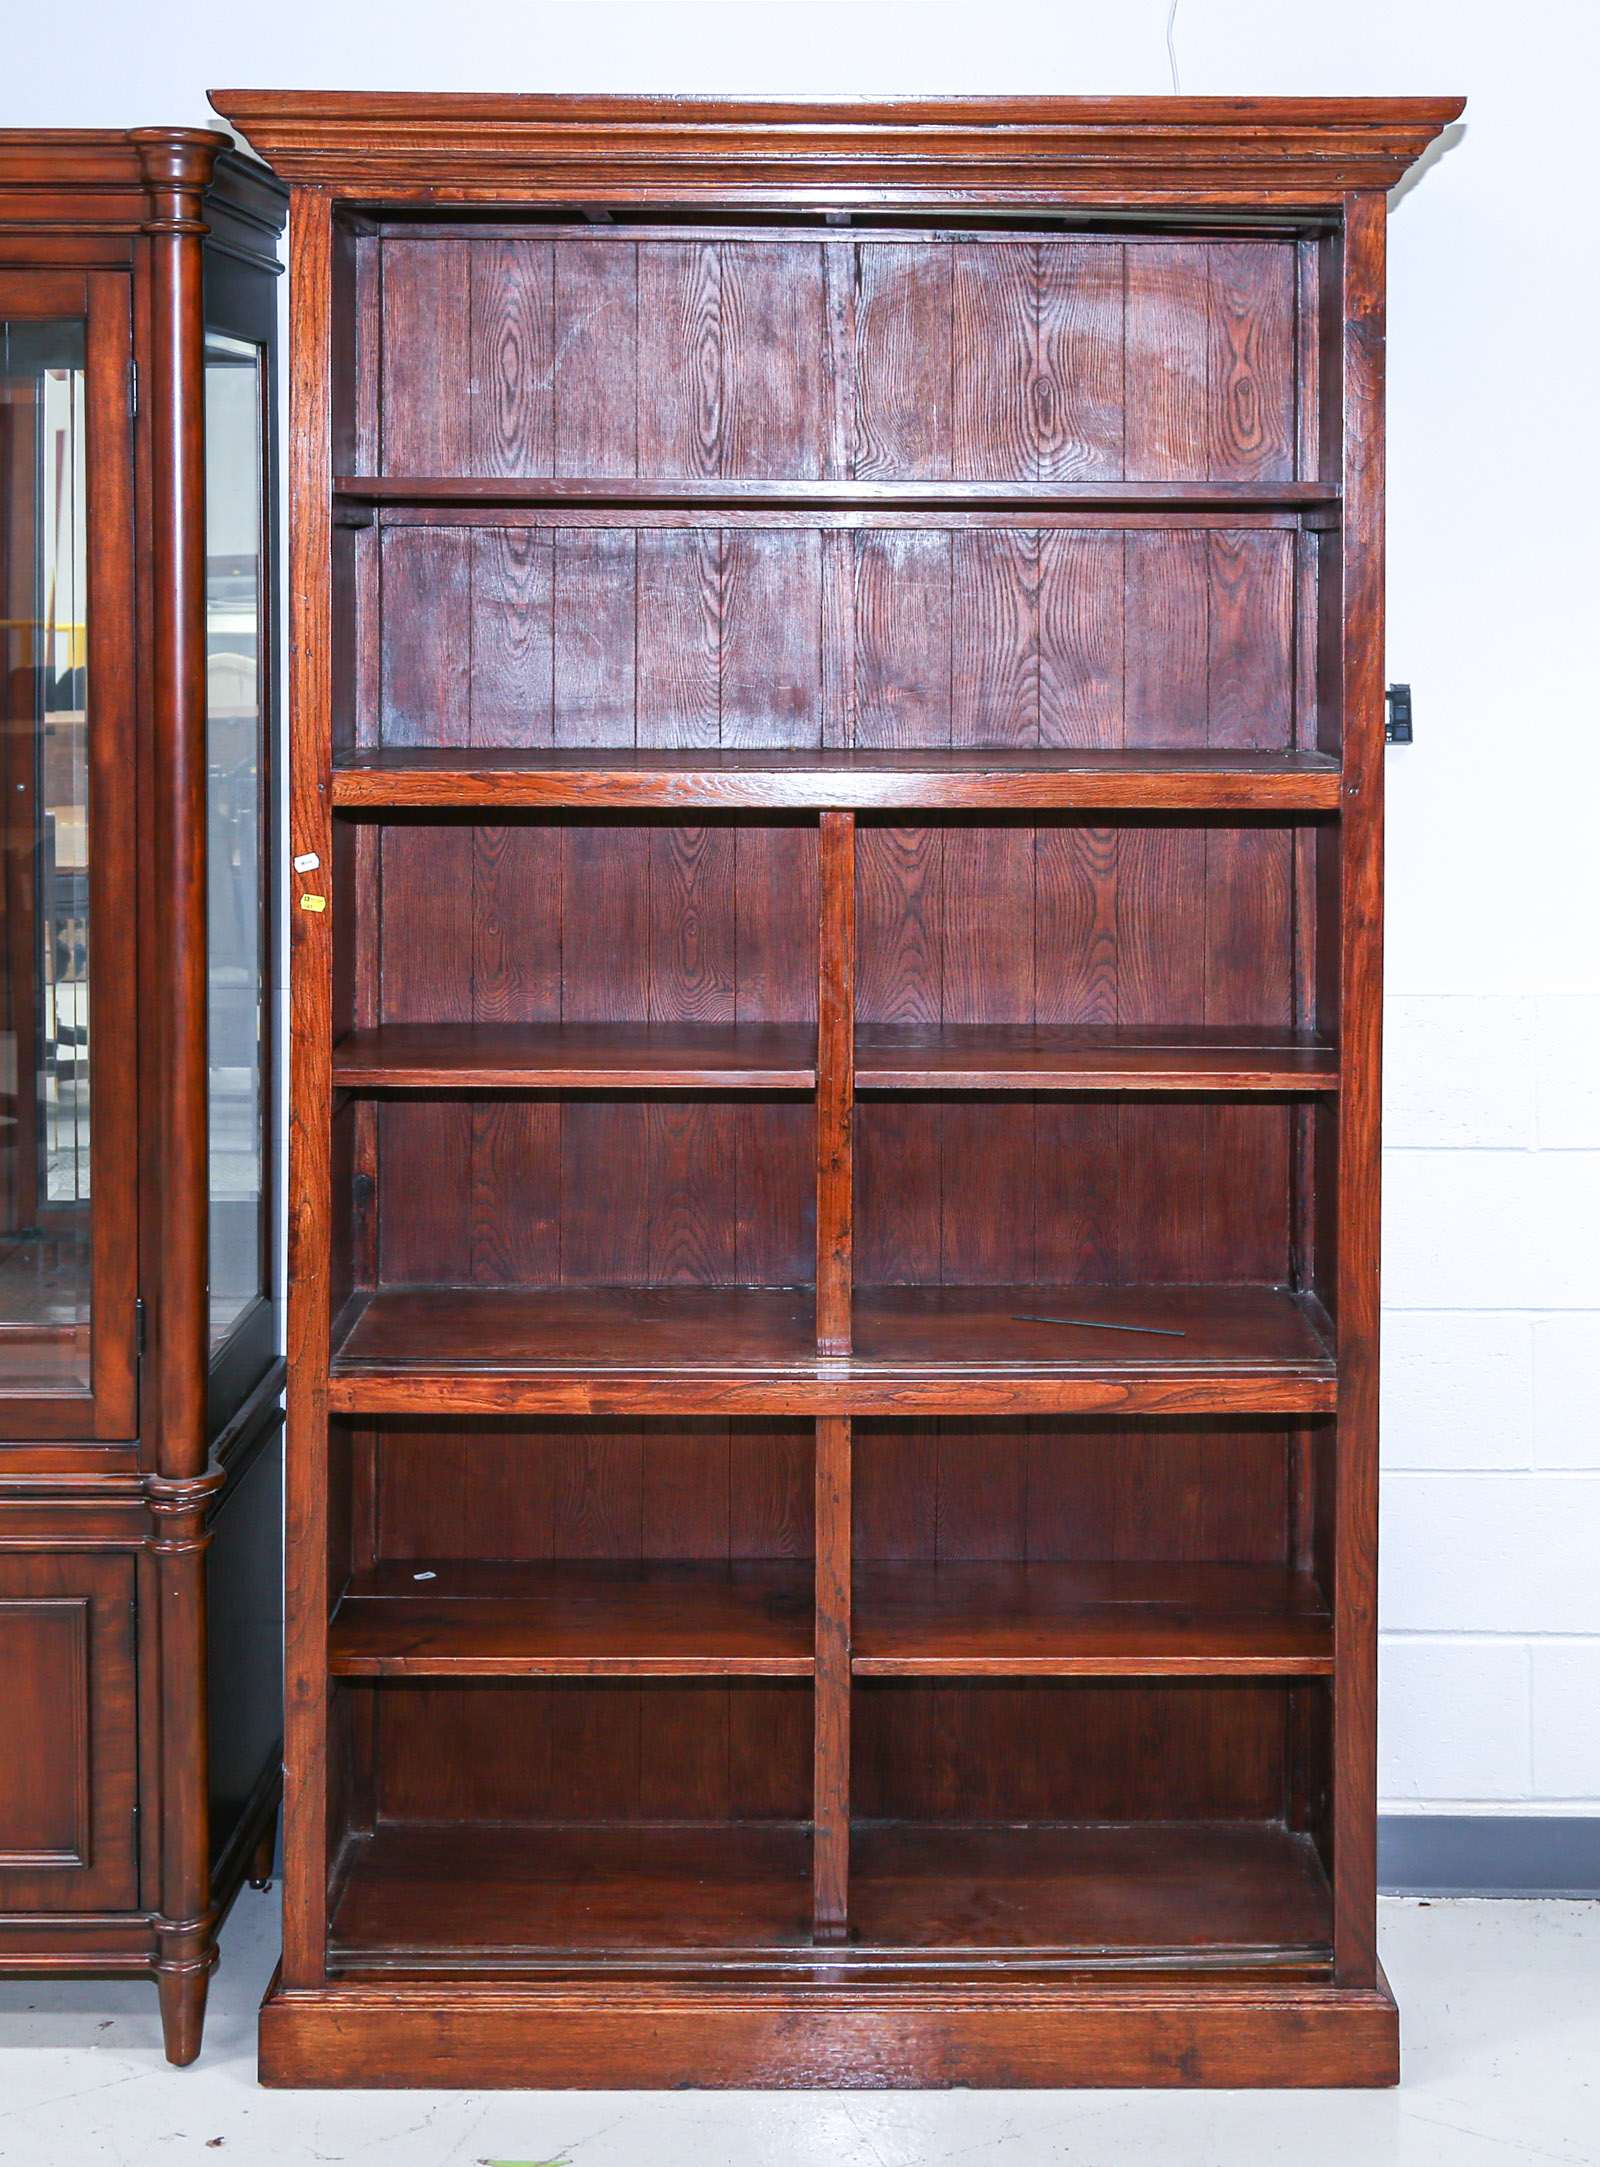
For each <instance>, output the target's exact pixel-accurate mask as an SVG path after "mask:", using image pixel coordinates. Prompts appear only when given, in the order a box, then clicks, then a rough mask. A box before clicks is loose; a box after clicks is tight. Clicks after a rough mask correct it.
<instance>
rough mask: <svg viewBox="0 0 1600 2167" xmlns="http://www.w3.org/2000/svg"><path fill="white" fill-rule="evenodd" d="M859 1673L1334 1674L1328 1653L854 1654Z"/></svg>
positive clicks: (1060, 1675) (878, 1675)
mask: <svg viewBox="0 0 1600 2167" xmlns="http://www.w3.org/2000/svg"><path fill="white" fill-rule="evenodd" d="M850 1670H851V1674H852V1676H854V1677H857V1678H1331V1677H1332V1676H1333V1656H1332V1654H1331V1653H1330V1654H1328V1655H1282V1656H1273V1655H1261V1656H1244V1655H1241V1656H1232V1655H1220V1654H1219V1655H1187V1656H1184V1655H1179V1656H1155V1655H1126V1656H1120V1655H1084V1656H1076V1655H1040V1656H1020V1655H1019V1656H955V1655H952V1656H945V1655H935V1656H920V1655H866V1656H861V1655H858V1656H853V1657H852V1658H851V1662H850Z"/></svg>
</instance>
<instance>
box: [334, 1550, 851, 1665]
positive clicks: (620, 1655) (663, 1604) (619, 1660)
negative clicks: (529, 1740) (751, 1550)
mask: <svg viewBox="0 0 1600 2167" xmlns="http://www.w3.org/2000/svg"><path fill="white" fill-rule="evenodd" d="M811 1579H812V1575H811V1569H810V1566H809V1565H806V1564H798V1563H796V1562H794V1561H793V1560H790V1559H762V1560H760V1561H759V1562H745V1563H741V1564H722V1563H717V1564H708V1563H703V1562H699V1561H697V1562H694V1563H684V1562H674V1561H667V1560H662V1559H658V1558H653V1559H649V1560H646V1561H641V1562H639V1563H637V1564H619V1563H614V1562H605V1563H595V1562H594V1561H592V1560H584V1561H572V1560H562V1561H558V1562H550V1561H547V1560H540V1561H539V1562H538V1563H537V1564H527V1565H519V1564H500V1563H488V1562H480V1561H477V1560H461V1559H444V1558H441V1559H439V1560H437V1561H436V1562H430V1561H429V1560H427V1559H422V1558H416V1559H412V1558H407V1559H403V1560H399V1559H390V1560H386V1561H385V1562H384V1563H383V1564H381V1565H379V1566H376V1567H374V1568H373V1569H371V1570H370V1571H368V1572H365V1573H360V1574H357V1575H355V1576H354V1577H353V1578H352V1580H351V1582H350V1584H349V1586H348V1587H347V1588H346V1589H345V1592H344V1595H343V1597H342V1598H341V1600H340V1603H339V1608H338V1610H337V1611H336V1612H335V1614H334V1618H333V1625H332V1629H331V1636H330V1657H329V1663H328V1668H329V1670H330V1672H331V1673H332V1674H333V1676H335V1677H337V1678H517V1677H524V1678H562V1677H566V1678H701V1677H719V1678H808V1677H810V1675H811V1672H812V1669H813V1663H812V1655H811V1640H812V1610H811Z"/></svg>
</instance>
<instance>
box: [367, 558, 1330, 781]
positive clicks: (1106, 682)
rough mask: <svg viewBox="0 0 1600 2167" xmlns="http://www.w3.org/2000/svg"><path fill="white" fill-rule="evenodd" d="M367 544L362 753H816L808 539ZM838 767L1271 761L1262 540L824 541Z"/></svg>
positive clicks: (1277, 700) (1291, 586) (1289, 679)
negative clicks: (643, 749)
mask: <svg viewBox="0 0 1600 2167" xmlns="http://www.w3.org/2000/svg"><path fill="white" fill-rule="evenodd" d="M539 516H540V517H541V519H543V520H544V523H542V524H533V523H531V521H530V522H511V521H507V520H505V519H504V516H503V515H502V517H501V519H500V520H499V521H498V522H497V521H496V520H495V519H494V518H493V517H492V516H491V517H486V518H484V519H483V520H481V521H477V520H475V521H474V523H472V524H470V525H462V524H442V523H441V524H427V523H425V522H417V521H413V520H412V519H410V518H407V519H406V520H404V521H396V522H389V523H385V524H384V525H383V527H382V528H381V529H380V548H379V550H378V551H377V553H376V554H375V555H374V554H372V553H368V554H367V556H366V557H365V558H364V560H363V561H364V563H365V564H366V565H368V566H375V567H376V571H375V573H373V574H372V575H371V576H375V577H376V578H377V579H378V580H379V583H380V597H379V613H380V619H381V655H380V664H381V667H380V682H379V690H378V698H379V711H378V715H377V717H376V729H375V731H370V732H369V730H368V727H367V724H366V721H365V719H364V718H363V720H362V724H361V731H362V735H363V737H365V736H367V735H372V736H375V738H376V741H377V742H378V743H379V744H382V745H385V746H404V745H464V746H491V745H508V746H526V747H533V746H540V745H555V746H561V747H572V748H575V747H580V746H583V745H613V746H635V745H637V746H684V747H687V746H702V745H703V746H716V745H726V746H769V747H774V748H781V747H790V748H796V749H798V748H803V747H814V746H818V745H820V744H822V743H823V742H824V741H825V737H824V697H823V684H824V671H823V653H824V593H823V588H824V577H823V562H824V554H825V547H826V546H831V545H832V543H833V541H834V536H833V535H832V534H831V533H829V532H825V531H824V530H823V529H822V528H821V527H820V526H806V525H798V524H790V525H781V526H780V525H770V526H761V525H757V524H741V525H738V526H726V525H722V526H719V525H715V524H697V525H693V526H676V525H672V526H665V527H662V526H651V525H647V524H639V525H630V526H623V525H620V524H619V525H617V526H584V527H576V526H561V525H559V524H556V523H554V522H555V520H556V519H557V518H558V517H559V515H549V516H548V518H546V517H545V515H539ZM837 541H838V543H839V544H840V545H842V551H843V561H842V565H841V569H840V572H839V574H838V575H837V576H838V577H839V579H840V581H841V583H842V584H843V586H844V589H845V593H846V596H847V598H848V599H847V603H846V607H847V609H848V610H849V611H850V612H851V613H852V614H851V622H850V624H849V626H848V629H847V630H842V631H835V633H834V634H833V635H832V637H831V639H830V642H829V651H830V653H833V652H834V651H835V650H838V651H839V659H841V660H843V661H844V662H845V663H846V664H847V666H848V674H847V676H846V677H845V679H844V681H843V682H842V684H841V686H840V688H839V691H838V693H837V695H836V698H837V700H838V703H839V704H840V706H841V707H842V708H843V710H844V711H845V713H846V714H848V715H849V716H850V717H851V718H853V727H852V729H851V732H850V742H852V743H854V744H856V745H858V746H861V747H863V748H866V749H888V748H891V747H895V746H963V745H986V746H987V745H1011V746H1016V747H1019V748H1027V747H1042V748H1048V747H1053V746H1061V747H1069V746H1070V747H1102V748H1115V747H1118V746H1123V745H1128V746H1139V745H1149V746H1166V747H1187V748H1192V749H1196V750H1198V749H1201V748H1204V747H1206V746H1208V745H1210V746H1217V747H1228V748H1234V749H1255V750H1265V751H1273V750H1280V751H1281V750H1287V749H1288V748H1289V747H1290V746H1291V745H1292V744H1293V743H1294V730H1295V722H1294V682H1295V661H1294V658H1295V639H1294V632H1295V611H1296V602H1295V596H1296V585H1295V536H1294V535H1293V534H1292V533H1291V532H1288V531H1286V530H1285V529H1283V528H1282V527H1264V526H1256V527H1240V526H1228V525H1219V524H1211V525H1207V526H1185V527H1181V528H1177V529H1174V530H1171V531H1162V530H1159V529H1149V528H1138V529H1128V528H1123V527H1118V526H1106V525H1101V526H1092V525H1090V526H1073V527H1048V528H1047V527H1040V526H1036V525H1028V524H1026V523H1018V522H1016V521H1008V522H1007V523H1006V524H1004V525H1002V526H979V527H954V526H951V525H948V524H944V525H941V524H940V523H939V521H938V518H937V515H928V516H926V517H925V518H924V519H923V520H922V521H921V522H919V523H918V524H914V525H904V524H902V525H895V526H886V525H877V526H874V525H871V524H867V525H865V526H863V527H862V528H861V529H860V530H859V531H856V532H840V533H839V534H838V535H837Z"/></svg>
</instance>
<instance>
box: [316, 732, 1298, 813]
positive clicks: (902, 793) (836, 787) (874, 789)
mask: <svg viewBox="0 0 1600 2167" xmlns="http://www.w3.org/2000/svg"><path fill="white" fill-rule="evenodd" d="M332 795H333V803H334V805H335V807H336V808H338V809H339V810H342V811H355V810H357V809H361V810H371V811H385V812H400V811H421V810H423V809H425V808H445V807H450V808H455V809H458V810H461V809H472V808H476V809H480V810H483V811H492V810H497V809H502V808H504V809H510V808H513V807H522V808H533V807H544V808H549V809H556V808H563V809H571V810H573V811H602V810H615V811H645V810H649V811H670V810H675V809H676V810H683V809H694V810H700V811H705V812H746V811H747V812H761V811H766V812H801V811H816V810H825V809H828V808H832V809H835V810H838V811H853V810H861V811H906V812H912V811H929V812H935V811H968V810H970V811H976V812H984V811H987V812H1025V811H1041V810H1056V811H1070V812H1131V813H1150V812H1157V813H1159V812H1177V813H1182V812H1190V813H1204V812H1233V811H1237V812H1264V813H1273V812H1276V813H1282V814H1293V813H1302V814H1307V815H1310V814H1317V813H1329V812H1335V811H1337V810H1338V807H1339V803H1340V782H1339V767H1338V762H1337V760H1336V759H1334V758H1333V757H1332V756H1331V755H1329V754H1327V753H1309V752H1306V753H1303V752H1284V753H1261V752H1231V751H1221V752H1200V751H1192V750H1188V749H1179V750H1175V751H1168V750H1165V749H1163V750H1160V751H1151V750H1149V749H1147V748H1137V749H1134V750H1130V751H1126V752H1125V751H1120V750H1118V751H1105V750H1098V749H1097V750H1090V751H1076V750H1068V749H1062V750H1054V749H1051V750H1048V751H1032V750H1028V751H1022V752H1014V751H1010V750H1003V751H997V752H991V751H988V750H974V749H971V748H963V749H961V750H959V751H956V752H950V751H946V750H944V749H943V748H941V747H938V746H935V747H932V748H923V747H918V748H916V749H915V750H912V751H895V752H883V751H878V750H873V749H867V748H863V749H862V750H859V751H835V750H833V749H832V748H829V749H826V750H822V751H817V752H810V751H807V752H769V751H765V750H758V751H754V752H742V751H740V752H731V751H726V750H724V751H720V752H716V753H701V754H694V753H686V752H654V753H634V752H632V751H630V750H628V749H627V748H624V749H622V750H616V749H613V748H612V747H610V746H607V747H606V748H605V750H604V751H603V752H599V751H596V752H592V753H587V754H586V753H583V752H580V751H574V750H571V749H563V750H559V751H555V752H549V753H541V752H523V753H510V752H494V751H487V752H480V751H475V750H463V749H459V748H457V747H446V748H442V749H433V748H419V749H413V748H410V747H398V748H395V749H393V750H386V751H383V752H380V753H363V754H362V755H361V756H360V757H359V759H356V758H352V759H348V760H343V761H341V762H340V763H339V764H338V765H337V766H336V767H335V768H334V771H333V780H332Z"/></svg>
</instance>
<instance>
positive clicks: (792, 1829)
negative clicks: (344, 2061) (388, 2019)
mask: <svg viewBox="0 0 1600 2167" xmlns="http://www.w3.org/2000/svg"><path fill="white" fill-rule="evenodd" d="M329 1938H330V1942H331V1947H332V1953H333V1955H334V1957H335V1959H336V1960H342V1961H344V1962H352V1961H354V1962H360V1963H364V1964H373V1963H383V1962H385V1961H387V1962H391V1963H394V1962H401V1963H403V1962H404V1961H405V1960H406V1959H408V1958H409V1959H411V1960H412V1961H417V1960H423V1961H428V1960H431V1961H433V1962H436V1963H437V1962H440V1961H448V1960H450V1959H452V1958H454V1959H457V1960H459V1961H462V1962H467V1963H470V1962H471V1961H473V1960H474V1959H478V1960H479V1961H483V1960H489V1961H492V1960H493V1959H495V1958H496V1957H498V1958H501V1959H505V1958H514V1957H517V1956H519V1955H524V1954H528V1953H533V1952H568V1953H582V1952H589V1951H596V1950H604V1949H694V1948H707V1949H715V1948H738V1947H753V1948H772V1947H780V1948H781V1947H785V1946H789V1947H792V1946H794V1945H795V1944H797V1943H798V1944H802V1945H808V1944H809V1943H810V1940H811V1840H810V1832H809V1830H808V1829H807V1828H806V1827H804V1826H803V1825H802V1824H797V1823H795V1822H792V1821H778V1822H771V1823H759V1822H758V1823H752V1822H743V1823H737V1822H691V1823H668V1824H665V1825H663V1824H659V1823H656V1824H652V1823H635V1824H631V1825H630V1824H628V1823H626V1822H624V1823H607V1824H601V1825H598V1826H596V1825H576V1826H575V1825H572V1824H570V1823H559V1822H557V1823H552V1822H538V1823H527V1822H522V1823H507V1822H503V1821H500V1822H496V1823H495V1824H494V1825H493V1828H492V1831H491V1830H488V1829H486V1830H485V1831H484V1832H483V1840H477V1835H476V1831H475V1830H474V1829H473V1827H472V1825H471V1824H470V1823H465V1822H450V1823H446V1824H443V1825H434V1824H431V1823H415V1822H412V1823H406V1822H399V1823H390V1824H388V1825H387V1826H383V1827H380V1828H379V1829H378V1830H377V1831H376V1833H375V1834H373V1835H371V1836H368V1837H365V1838H363V1839H361V1840H360V1841H359V1842H358V1843H357V1844H356V1845H355V1846H354V1847H353V1854H352V1857H351V1861H350V1871H349V1874H348V1877H347V1878H346V1881H345V1885H344V1890H343V1893H342V1895H341V1896H340V1899H339V1903H338V1906H337V1908H336V1910H335V1912H334V1916H333V1920H332V1924H331V1927H330V1936H329Z"/></svg>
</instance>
